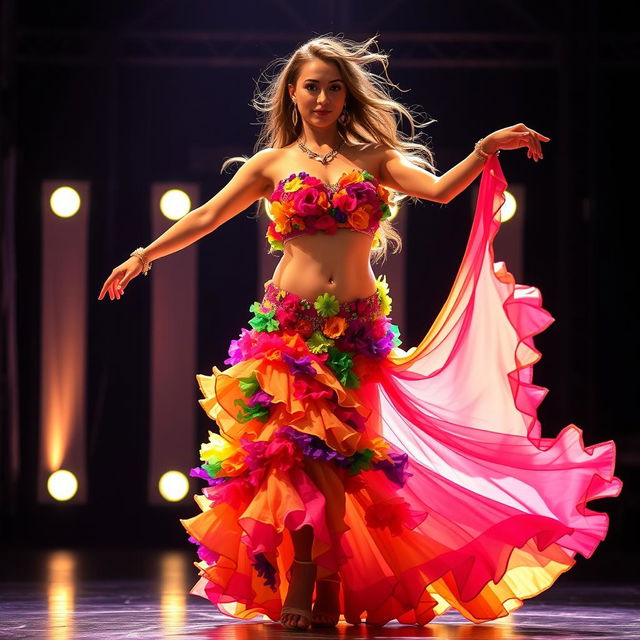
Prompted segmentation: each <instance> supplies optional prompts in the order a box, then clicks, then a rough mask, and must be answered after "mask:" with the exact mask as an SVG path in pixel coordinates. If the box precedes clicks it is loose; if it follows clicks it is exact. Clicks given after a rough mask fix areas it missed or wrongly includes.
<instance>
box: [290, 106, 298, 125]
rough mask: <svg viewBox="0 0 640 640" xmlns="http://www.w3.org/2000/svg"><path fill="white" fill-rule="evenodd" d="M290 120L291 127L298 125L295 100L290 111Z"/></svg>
mask: <svg viewBox="0 0 640 640" xmlns="http://www.w3.org/2000/svg"><path fill="white" fill-rule="evenodd" d="M291 122H293V128H294V129H295V128H296V127H297V126H298V107H297V105H296V103H295V102H294V103H293V110H292V111H291Z"/></svg>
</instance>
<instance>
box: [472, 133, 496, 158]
mask: <svg viewBox="0 0 640 640" xmlns="http://www.w3.org/2000/svg"><path fill="white" fill-rule="evenodd" d="M483 140H484V138H480V140H478V142H476V143H475V145H474V147H473V150H474V151H475V154H476V155H477V156H478V158H480V159H481V160H486V159H487V158H488V157H489V156H490V155H496V156H499V155H500V149H498V150H497V151H496V152H495V154H491V153H487V152H486V151H483V150H482V141H483Z"/></svg>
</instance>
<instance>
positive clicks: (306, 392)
mask: <svg viewBox="0 0 640 640" xmlns="http://www.w3.org/2000/svg"><path fill="white" fill-rule="evenodd" d="M293 389H294V391H293V395H294V397H296V398H298V400H309V399H311V400H320V399H321V398H331V397H333V389H331V388H329V387H326V386H325V385H323V384H321V383H320V382H318V381H317V380H314V379H313V378H302V377H300V378H295V380H294V381H293Z"/></svg>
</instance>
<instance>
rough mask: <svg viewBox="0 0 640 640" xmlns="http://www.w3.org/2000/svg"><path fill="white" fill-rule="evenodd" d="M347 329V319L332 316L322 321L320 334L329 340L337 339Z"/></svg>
mask: <svg viewBox="0 0 640 640" xmlns="http://www.w3.org/2000/svg"><path fill="white" fill-rule="evenodd" d="M346 328H347V319H346V318H342V317H341V316H333V317H331V318H327V319H326V320H325V321H324V326H323V327H322V333H324V335H325V336H328V337H329V338H339V337H340V336H341V335H342V334H343V333H344V330H345V329H346Z"/></svg>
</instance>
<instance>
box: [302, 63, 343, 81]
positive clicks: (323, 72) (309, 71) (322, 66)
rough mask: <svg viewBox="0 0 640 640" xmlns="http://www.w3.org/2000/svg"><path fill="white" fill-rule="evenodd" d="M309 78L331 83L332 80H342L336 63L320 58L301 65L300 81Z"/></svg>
mask: <svg viewBox="0 0 640 640" xmlns="http://www.w3.org/2000/svg"><path fill="white" fill-rule="evenodd" d="M309 78H313V79H314V80H321V81H325V82H330V81H331V80H342V75H341V74H340V69H338V65H337V64H335V62H325V61H324V60H320V58H312V59H311V60H308V61H307V62H304V63H303V64H302V65H301V67H300V75H299V76H298V79H299V80H301V81H303V82H304V81H305V80H308V79H309Z"/></svg>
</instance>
